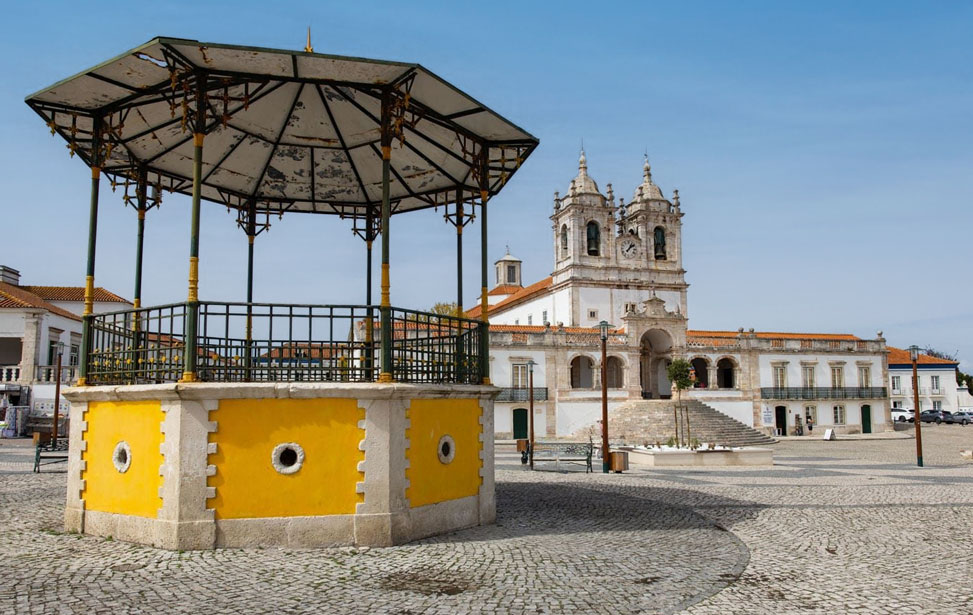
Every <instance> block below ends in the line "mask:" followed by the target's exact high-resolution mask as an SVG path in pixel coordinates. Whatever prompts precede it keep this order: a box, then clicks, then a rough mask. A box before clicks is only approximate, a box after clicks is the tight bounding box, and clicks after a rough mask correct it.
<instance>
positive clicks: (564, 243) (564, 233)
mask: <svg viewBox="0 0 973 615" xmlns="http://www.w3.org/2000/svg"><path fill="white" fill-rule="evenodd" d="M567 255H568V225H567V224H562V225H561V258H564V257H566V256H567Z"/></svg>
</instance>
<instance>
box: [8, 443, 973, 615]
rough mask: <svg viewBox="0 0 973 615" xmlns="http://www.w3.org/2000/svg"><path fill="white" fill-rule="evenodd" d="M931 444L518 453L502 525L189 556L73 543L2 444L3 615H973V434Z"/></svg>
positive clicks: (511, 462)
mask: <svg viewBox="0 0 973 615" xmlns="http://www.w3.org/2000/svg"><path fill="white" fill-rule="evenodd" d="M923 435H924V441H925V444H926V461H927V464H928V466H929V467H926V468H923V469H918V468H915V467H914V459H915V457H914V455H915V448H914V447H915V443H914V441H913V440H876V441H853V440H839V441H837V442H822V441H819V440H816V439H814V440H811V439H809V440H807V441H786V442H781V443H778V444H776V445H774V448H775V451H776V455H777V458H776V461H777V465H775V466H774V467H772V468H727V469H708V468H707V469H701V468H700V469H697V468H665V469H655V468H653V469H646V470H643V471H633V472H629V473H626V474H623V475H617V474H611V475H603V474H584V473H583V470H582V471H573V472H567V473H558V472H551V471H537V472H533V473H530V472H527V471H526V470H524V469H523V468H522V467H521V465H520V463H519V458H518V457H517V455H516V454H515V453H513V452H512V451H510V452H508V451H506V450H501V451H500V452H498V471H497V479H498V508H499V515H498V523H497V525H495V526H491V527H484V528H473V529H470V530H465V531H462V532H457V533H454V534H452V535H449V536H444V537H438V538H434V539H429V540H425V541H421V542H418V543H413V544H410V545H405V546H401V547H395V548H390V549H354V548H336V549H318V550H295V549H286V550H285V549H225V550H219V551H205V552H186V553H172V552H166V551H158V550H155V549H152V548H149V547H142V546H137V545H132V544H126V543H122V542H118V541H111V540H105V539H101V538H93V537H81V536H77V535H71V534H64V533H62V532H61V530H60V526H61V515H62V514H63V501H64V482H65V481H64V474H63V473H60V472H61V470H60V469H59V468H58V466H52V467H51V468H50V469H48V471H47V472H45V473H43V474H41V475H36V474H32V473H31V472H30V469H31V464H30V461H31V452H32V451H31V449H29V448H27V447H25V446H23V444H22V443H18V444H15V445H11V444H10V443H9V442H7V441H0V613H4V614H6V613H112V614H120V613H204V612H205V613H216V614H220V613H397V614H401V615H406V614H416V615H417V614H420V613H423V614H426V613H429V614H438V613H443V614H447V613H448V614H452V613H697V614H709V613H714V614H715V613H720V614H726V613H741V614H742V613H774V614H782V613H857V612H868V613H897V614H898V613H944V614H945V613H951V614H952V613H973V582H971V579H973V575H971V571H973V529H971V528H973V464H971V463H969V462H964V461H963V460H961V459H960V458H959V455H958V451H959V449H960V448H971V447H973V426H967V427H965V428H964V427H962V426H952V425H942V426H934V427H930V428H927V429H925V430H924V432H923ZM538 467H539V468H544V467H553V466H552V465H548V464H539V465H538ZM579 469H580V466H579Z"/></svg>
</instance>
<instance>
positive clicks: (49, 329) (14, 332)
mask: <svg viewBox="0 0 973 615" xmlns="http://www.w3.org/2000/svg"><path fill="white" fill-rule="evenodd" d="M94 299H95V301H94V304H93V308H94V311H95V313H100V312H108V311H114V310H123V309H127V308H131V307H132V304H131V303H129V302H128V301H126V300H125V299H122V298H121V297H119V296H118V295H115V294H114V293H111V292H109V291H107V290H105V289H104V288H96V289H95V294H94ZM83 309H84V287H81V286H26V285H22V284H21V283H20V273H19V272H18V271H17V270H15V269H11V268H10V267H5V266H0V396H3V397H6V399H7V404H9V405H11V406H29V407H30V408H31V409H33V410H39V411H42V412H48V411H53V409H54V390H55V382H56V380H57V374H56V371H57V370H56V369H55V365H56V362H57V361H56V358H57V348H58V343H59V342H60V343H63V344H64V347H63V348H64V349H63V354H62V356H61V365H62V369H61V374H60V377H61V382H62V384H68V383H70V382H73V381H74V380H75V379H76V376H77V374H76V372H77V365H78V360H79V355H80V350H81V314H82V312H83ZM0 404H2V402H0ZM61 406H62V407H63V408H65V409H66V408H67V401H66V400H64V399H63V398H62V399H61Z"/></svg>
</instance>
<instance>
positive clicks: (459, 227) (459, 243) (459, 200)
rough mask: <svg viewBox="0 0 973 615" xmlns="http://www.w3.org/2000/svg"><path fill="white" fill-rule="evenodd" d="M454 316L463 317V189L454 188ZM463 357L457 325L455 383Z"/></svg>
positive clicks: (461, 331) (461, 335)
mask: <svg viewBox="0 0 973 615" xmlns="http://www.w3.org/2000/svg"><path fill="white" fill-rule="evenodd" d="M456 315H457V316H463V315H464V314H463V188H462V187H457V188H456ZM464 360H465V356H464V353H463V330H462V325H460V324H459V323H457V328H456V351H455V352H454V353H453V363H454V369H453V378H454V380H455V382H457V383H459V382H464V380H463V374H464V371H465V368H464V365H463V363H464Z"/></svg>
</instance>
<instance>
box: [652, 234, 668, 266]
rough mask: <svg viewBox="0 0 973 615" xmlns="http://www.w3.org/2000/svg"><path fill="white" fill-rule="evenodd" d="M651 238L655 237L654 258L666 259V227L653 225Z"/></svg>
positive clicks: (658, 259)
mask: <svg viewBox="0 0 973 615" xmlns="http://www.w3.org/2000/svg"><path fill="white" fill-rule="evenodd" d="M653 239H655V260H657V261H664V260H666V229H664V228H662V227H661V226H657V227H655V232H654V233H653Z"/></svg>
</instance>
